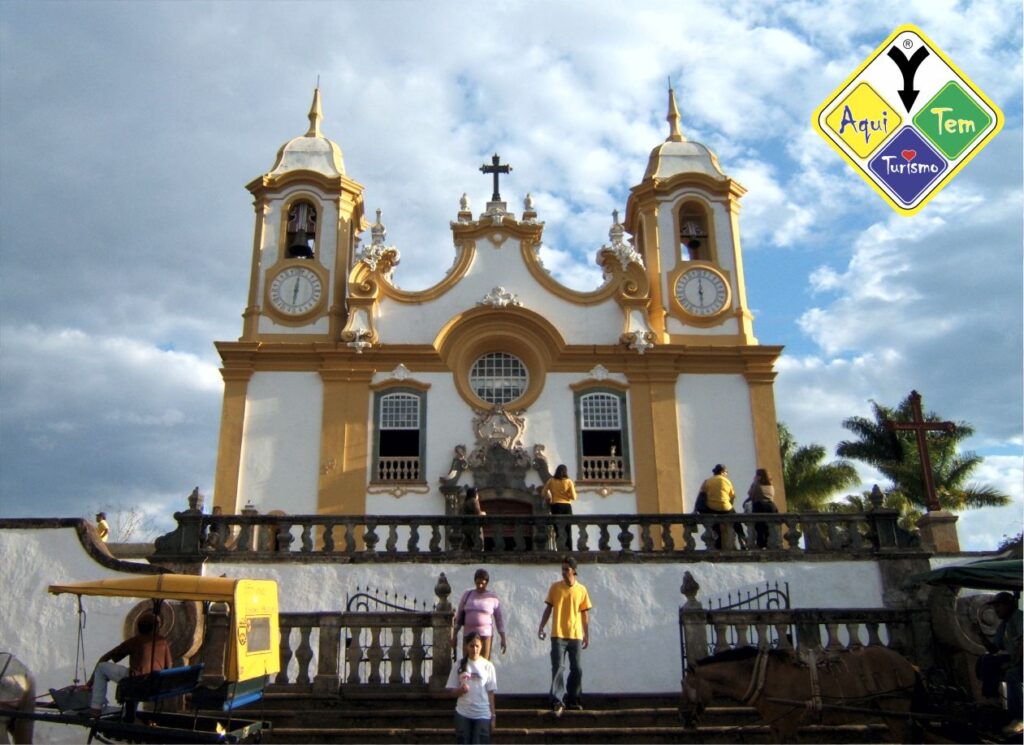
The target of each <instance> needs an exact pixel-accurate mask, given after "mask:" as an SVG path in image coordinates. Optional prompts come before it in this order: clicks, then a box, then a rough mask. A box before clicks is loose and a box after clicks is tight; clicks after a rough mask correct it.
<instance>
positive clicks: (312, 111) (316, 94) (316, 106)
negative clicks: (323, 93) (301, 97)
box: [306, 85, 324, 137]
mask: <svg viewBox="0 0 1024 745" xmlns="http://www.w3.org/2000/svg"><path fill="white" fill-rule="evenodd" d="M323 118H324V112H323V111H322V110H321V108H320V86H319V85H317V87H316V90H314V91H313V103H312V105H311V106H310V107H309V129H308V130H307V131H306V137H322V136H323V135H321V134H320V122H321V121H323Z"/></svg>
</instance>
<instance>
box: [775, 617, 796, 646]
mask: <svg viewBox="0 0 1024 745" xmlns="http://www.w3.org/2000/svg"><path fill="white" fill-rule="evenodd" d="M773 626H774V628H775V634H776V635H777V636H778V638H779V649H788V650H790V651H792V650H793V639H792V637H791V636H790V633H789V626H788V625H787V624H785V623H776V624H773Z"/></svg>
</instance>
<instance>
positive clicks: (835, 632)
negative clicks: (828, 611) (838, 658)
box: [825, 623, 843, 652]
mask: <svg viewBox="0 0 1024 745" xmlns="http://www.w3.org/2000/svg"><path fill="white" fill-rule="evenodd" d="M825 633H826V634H827V635H828V643H827V644H826V645H825V649H826V650H827V651H829V652H836V651H838V650H840V649H842V648H843V642H842V641H841V640H840V639H839V624H838V623H826V624H825Z"/></svg>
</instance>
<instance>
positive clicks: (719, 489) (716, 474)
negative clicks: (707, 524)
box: [698, 463, 747, 549]
mask: <svg viewBox="0 0 1024 745" xmlns="http://www.w3.org/2000/svg"><path fill="white" fill-rule="evenodd" d="M711 473H712V474H713V475H712V476H711V478H709V479H705V480H704V483H703V484H701V486H700V490H701V493H702V494H703V495H705V496H704V500H703V501H704V504H703V506H701V505H700V501H701V500H700V498H699V497H698V511H699V512H702V513H707V514H712V515H734V514H736V510H735V509H733V500H735V499H736V489H734V488H733V485H732V482H731V481H730V480H729V469H727V468H726V467H725V466H723V465H722V464H721V463H717V464H715V467H714V468H713V469H711ZM733 525H734V526H735V528H736V540H737V541H739V544H740V548H742V549H745V548H746V547H747V534H746V533H745V532H744V530H743V525H742V524H740V523H733ZM724 527H725V526H724V523H716V524H715V525H713V526H712V527H711V533H712V535H714V537H715V548H716V549H721V548H722V530H723V528H724Z"/></svg>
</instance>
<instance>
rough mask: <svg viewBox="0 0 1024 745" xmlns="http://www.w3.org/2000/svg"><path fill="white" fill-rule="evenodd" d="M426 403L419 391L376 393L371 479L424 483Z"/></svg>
mask: <svg viewBox="0 0 1024 745" xmlns="http://www.w3.org/2000/svg"><path fill="white" fill-rule="evenodd" d="M425 403H426V402H425V400H424V395H423V393H421V392H420V391H409V390H404V389H403V390H400V391H395V390H393V389H392V390H390V391H388V392H386V393H378V394H377V401H376V406H375V407H374V410H375V411H374V415H375V416H374V418H375V419H376V423H377V442H376V448H375V451H376V452H375V457H374V480H376V481H422V480H423V476H422V474H423V455H424V445H425V444H426V437H425V434H426V433H425V431H424V425H425V424H426V406H425Z"/></svg>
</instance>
